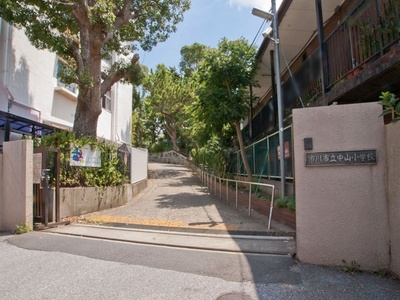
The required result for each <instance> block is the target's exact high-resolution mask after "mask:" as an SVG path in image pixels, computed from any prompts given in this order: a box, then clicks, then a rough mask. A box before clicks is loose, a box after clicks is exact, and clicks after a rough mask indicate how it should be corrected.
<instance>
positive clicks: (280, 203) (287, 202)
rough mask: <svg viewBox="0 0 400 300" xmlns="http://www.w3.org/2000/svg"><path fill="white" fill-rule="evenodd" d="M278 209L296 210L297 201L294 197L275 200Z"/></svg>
mask: <svg viewBox="0 0 400 300" xmlns="http://www.w3.org/2000/svg"><path fill="white" fill-rule="evenodd" d="M275 205H276V207H283V208H288V209H290V210H296V200H295V199H294V197H293V196H285V197H283V198H278V199H276V200H275Z"/></svg>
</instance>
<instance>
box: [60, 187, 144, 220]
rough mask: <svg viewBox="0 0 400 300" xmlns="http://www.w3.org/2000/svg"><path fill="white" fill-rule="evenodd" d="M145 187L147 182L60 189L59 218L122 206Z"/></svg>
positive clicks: (132, 199) (133, 198)
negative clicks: (105, 186)
mask: <svg viewBox="0 0 400 300" xmlns="http://www.w3.org/2000/svg"><path fill="white" fill-rule="evenodd" d="M146 187H147V180H142V181H139V182H137V183H135V184H125V185H122V186H112V187H107V188H98V187H84V188H83V187H77V188H61V189H60V211H61V218H65V217H71V216H79V215H83V214H87V213H91V212H95V211H99V210H103V209H109V208H113V207H117V206H121V205H124V204H126V203H127V202H130V201H134V200H135V197H136V196H137V195H138V194H139V193H140V192H141V191H142V190H143V189H145V188H146Z"/></svg>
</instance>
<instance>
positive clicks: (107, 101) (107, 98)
mask: <svg viewBox="0 0 400 300" xmlns="http://www.w3.org/2000/svg"><path fill="white" fill-rule="evenodd" d="M101 106H102V107H103V108H104V109H105V110H107V111H111V91H108V92H107V93H106V94H105V95H104V96H103V98H102V101H101Z"/></svg>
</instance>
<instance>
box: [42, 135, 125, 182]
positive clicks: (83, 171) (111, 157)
mask: <svg viewBox="0 0 400 300" xmlns="http://www.w3.org/2000/svg"><path fill="white" fill-rule="evenodd" d="M72 144H73V145H76V146H78V147H81V146H84V145H90V146H91V147H93V148H97V149H99V150H100V152H101V167H100V168H91V167H76V166H70V164H69V163H70V151H71V145H72ZM38 146H42V147H54V148H57V149H60V151H61V154H60V165H61V167H60V186H62V187H76V186H96V187H99V186H115V185H120V184H123V183H125V182H127V178H126V177H125V176H124V175H123V174H124V171H125V170H124V169H123V167H122V165H121V163H120V161H119V159H118V157H117V149H116V147H115V146H114V145H112V144H111V143H108V142H106V141H98V140H96V139H94V138H92V137H81V138H79V139H76V138H75V136H74V134H72V133H70V132H66V131H60V132H55V133H53V134H52V135H48V136H44V137H42V139H41V140H40V142H39V144H38Z"/></svg>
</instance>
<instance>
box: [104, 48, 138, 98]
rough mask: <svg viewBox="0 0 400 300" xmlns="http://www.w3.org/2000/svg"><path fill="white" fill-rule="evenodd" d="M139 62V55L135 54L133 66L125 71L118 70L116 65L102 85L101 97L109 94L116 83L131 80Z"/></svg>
mask: <svg viewBox="0 0 400 300" xmlns="http://www.w3.org/2000/svg"><path fill="white" fill-rule="evenodd" d="M138 61H139V55H138V54H135V55H134V56H133V57H132V60H131V64H130V65H129V66H128V67H127V68H125V69H122V70H121V69H118V68H117V67H116V66H115V65H113V67H112V68H111V72H110V73H108V74H107V76H105V78H104V80H103V82H102V84H101V95H104V94H105V93H107V92H108V91H109V90H110V89H111V87H112V86H113V84H114V83H116V82H118V81H120V80H121V79H123V78H126V79H130V72H131V70H132V68H135V67H136V65H137V63H138Z"/></svg>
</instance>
